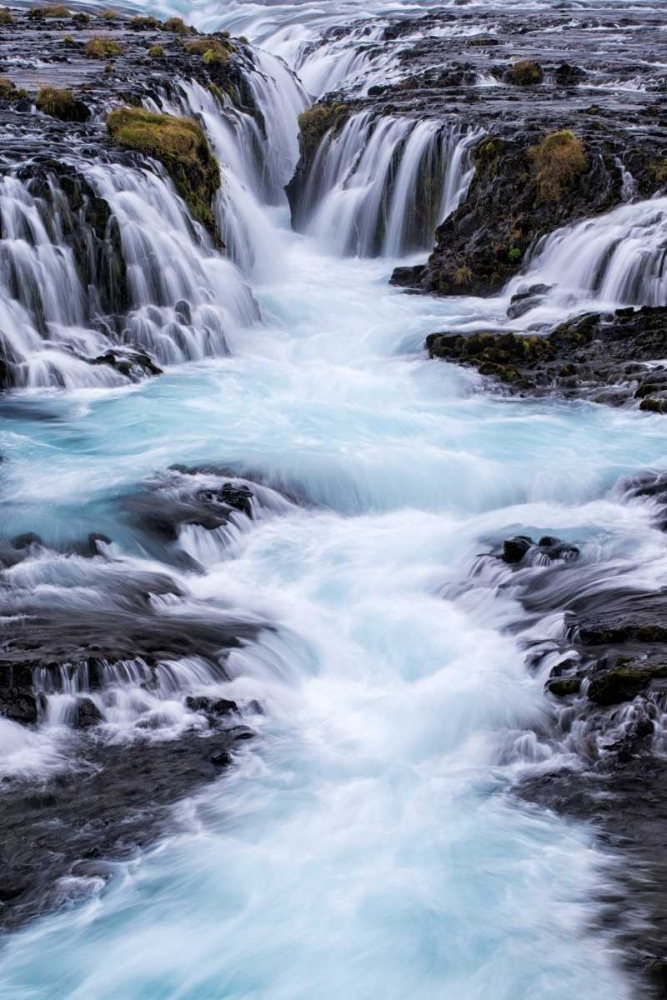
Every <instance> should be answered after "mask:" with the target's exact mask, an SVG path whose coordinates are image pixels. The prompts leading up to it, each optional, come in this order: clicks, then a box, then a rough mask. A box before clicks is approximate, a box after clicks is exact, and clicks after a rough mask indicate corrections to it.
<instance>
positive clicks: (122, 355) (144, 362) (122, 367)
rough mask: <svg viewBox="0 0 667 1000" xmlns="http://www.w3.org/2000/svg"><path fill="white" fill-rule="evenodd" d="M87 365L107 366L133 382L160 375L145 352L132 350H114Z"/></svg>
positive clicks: (91, 360) (119, 348) (159, 371)
mask: <svg viewBox="0 0 667 1000" xmlns="http://www.w3.org/2000/svg"><path fill="white" fill-rule="evenodd" d="M89 363H90V364H91V365H109V367H110V368H113V369H114V370H115V371H117V372H118V373H119V374H120V375H124V376H125V377H126V378H128V379H130V380H131V381H133V382H136V381H138V380H139V379H141V378H144V377H145V376H146V375H162V369H161V368H159V367H158V366H157V365H156V364H155V362H154V361H153V359H152V358H151V356H150V355H149V354H147V353H146V351H138V350H136V349H134V348H126V347H118V348H114V349H113V350H109V351H107V352H106V353H105V354H101V355H99V357H97V358H92V359H90V362H89Z"/></svg>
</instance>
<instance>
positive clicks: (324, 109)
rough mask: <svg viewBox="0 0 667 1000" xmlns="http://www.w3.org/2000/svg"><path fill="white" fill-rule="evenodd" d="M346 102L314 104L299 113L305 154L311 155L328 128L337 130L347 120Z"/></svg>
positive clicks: (347, 109)
mask: <svg viewBox="0 0 667 1000" xmlns="http://www.w3.org/2000/svg"><path fill="white" fill-rule="evenodd" d="M349 114H350V110H349V108H348V107H347V105H346V104H315V105H313V107H312V108H308V110H307V111H302V112H301V114H300V115H299V129H300V130H301V141H302V144H303V151H304V153H305V154H306V156H311V155H312V154H313V153H314V152H315V150H316V149H317V147H318V146H319V144H320V142H321V141H322V139H323V138H324V136H325V135H326V133H327V132H328V131H329V130H330V129H334V130H335V131H337V130H338V129H340V128H341V127H342V126H343V125H344V124H345V122H346V121H347V119H348V117H349Z"/></svg>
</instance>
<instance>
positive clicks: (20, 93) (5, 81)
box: [0, 76, 28, 101]
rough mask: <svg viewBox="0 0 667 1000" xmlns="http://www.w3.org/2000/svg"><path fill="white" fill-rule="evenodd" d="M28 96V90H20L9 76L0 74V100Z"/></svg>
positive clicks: (12, 99)
mask: <svg viewBox="0 0 667 1000" xmlns="http://www.w3.org/2000/svg"><path fill="white" fill-rule="evenodd" d="M27 96H28V91H27V90H20V89H19V88H18V87H17V86H16V84H15V83H14V82H13V81H12V80H10V79H9V78H8V77H6V76H0V100H3V101H19V100H21V98H24V97H27Z"/></svg>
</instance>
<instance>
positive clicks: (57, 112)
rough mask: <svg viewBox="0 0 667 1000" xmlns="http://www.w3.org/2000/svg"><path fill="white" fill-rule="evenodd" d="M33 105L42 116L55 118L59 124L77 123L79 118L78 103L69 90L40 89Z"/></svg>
mask: <svg viewBox="0 0 667 1000" xmlns="http://www.w3.org/2000/svg"><path fill="white" fill-rule="evenodd" d="M35 104H36V105H37V108H38V109H39V111H41V112H42V113H43V114H45V115H50V116H51V118H57V119H58V120H59V121H61V122H73V121H78V120H79V119H80V117H81V115H80V111H79V102H78V101H77V99H76V97H75V96H74V94H73V93H72V91H71V90H58V89H56V87H42V89H41V90H40V91H39V93H38V94H37V99H36V101H35Z"/></svg>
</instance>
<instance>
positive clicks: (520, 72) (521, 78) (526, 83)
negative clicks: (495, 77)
mask: <svg viewBox="0 0 667 1000" xmlns="http://www.w3.org/2000/svg"><path fill="white" fill-rule="evenodd" d="M506 79H507V81H508V83H513V84H514V85H515V86H517V87H534V86H536V85H537V84H538V83H542V81H543V80H544V70H543V69H542V67H541V66H540V64H539V63H538V62H535V60H534V59H522V60H521V61H520V62H517V63H514V65H513V66H511V67H510V68H509V69H508V71H507V75H506Z"/></svg>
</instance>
